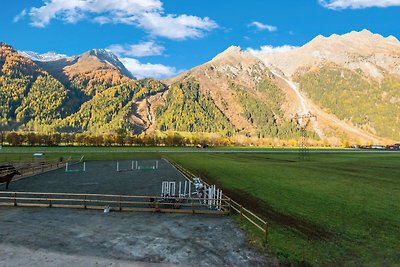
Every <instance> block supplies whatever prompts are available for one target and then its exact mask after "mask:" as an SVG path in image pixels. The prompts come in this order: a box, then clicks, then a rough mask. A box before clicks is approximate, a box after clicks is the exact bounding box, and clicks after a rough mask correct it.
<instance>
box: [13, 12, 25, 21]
mask: <svg viewBox="0 0 400 267" xmlns="http://www.w3.org/2000/svg"><path fill="white" fill-rule="evenodd" d="M25 16H26V9H24V10H22V11H21V13H19V14H18V15H16V16H15V17H14V19H13V22H14V23H16V22H18V21H20V20H21V19H22V18H23V17H25Z"/></svg>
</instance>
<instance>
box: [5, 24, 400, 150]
mask: <svg viewBox="0 0 400 267" xmlns="http://www.w3.org/2000/svg"><path fill="white" fill-rule="evenodd" d="M10 47H11V46H10ZM356 48H357V49H356ZM5 50H7V49H5ZM13 51H14V52H15V50H13ZM0 52H1V51H0ZM0 55H2V54H1V53H0ZM11 58H14V59H13V60H11ZM117 60H118V58H117V57H116V56H115V55H113V54H111V53H110V52H109V51H107V50H104V49H97V50H96V49H93V50H90V51H87V52H85V53H83V54H81V55H79V56H75V57H67V58H60V59H57V60H55V61H50V63H49V62H48V61H30V60H29V59H28V60H27V59H22V58H20V57H19V56H16V55H12V56H11V57H9V58H7V56H5V57H4V56H3V59H2V58H1V57H0V67H1V72H0V91H1V92H6V93H4V95H5V96H7V97H6V99H7V101H11V100H10V98H9V97H8V95H9V94H10V92H11V91H10V90H11V89H10V88H12V86H15V85H13V84H16V82H17V81H20V79H27V81H28V80H29V79H31V78H24V77H27V76H21V77H20V76H18V75H16V76H15V75H14V76H13V73H16V74H18V73H22V74H23V73H24V71H23V69H22V68H23V66H24V64H25V65H26V64H28V63H23V64H19V63H18V61H20V62H32V63H29V64H28V65H29V66H30V67H29V68H32V69H35V70H34V71H33V73H40V75H42V76H43V77H44V78H43V77H42V78H40V79H39V81H38V84H42V85H43V86H45V85H44V84H47V85H46V86H45V87H47V88H49V89H48V90H49V92H54V93H52V94H56V95H59V96H62V99H64V100H62V101H61V102H60V101H58V102H57V103H58V104H59V106H58V108H60V111H59V112H58V111H57V112H58V113H57V112H56V113H54V115H52V117H51V118H47V117H46V116H45V114H43V113H40V109H41V108H40V106H38V108H36V110H35V112H33V111H29V112H28V113H26V110H30V109H27V107H28V106H27V105H32V104H28V103H36V101H37V100H34V99H40V97H41V96H40V94H43V95H46V92H41V91H40V90H39V88H40V87H32V86H31V85H30V83H28V84H27V85H26V89H25V91H24V92H22V93H21V95H20V98H18V99H20V100H18V101H16V102H12V101H11V102H7V103H11V106H15V108H12V109H11V113H10V112H8V113H7V112H6V113H4V112H3V117H4V118H5V119H6V121H5V120H4V119H3V125H5V126H4V127H9V126H10V123H11V122H14V123H13V125H14V126H13V127H18V128H19V129H34V130H35V131H39V132H40V131H43V130H45V131H59V132H63V131H84V132H91V133H99V132H110V131H111V132H113V131H114V132H115V131H119V129H124V131H128V132H133V133H135V134H139V133H146V134H147V133H152V132H165V131H178V132H190V133H193V134H194V133H196V132H209V133H215V134H218V135H221V136H228V137H233V136H237V138H239V137H240V136H243V138H255V139H263V138H270V139H271V138H272V139H273V138H278V139H283V140H296V139H298V138H299V137H300V130H299V126H298V123H299V122H298V121H297V120H296V119H294V117H295V114H296V113H297V114H301V112H303V113H304V112H311V113H313V114H315V115H317V117H318V119H317V121H311V123H310V125H309V126H308V127H307V132H308V135H309V136H310V138H312V139H314V140H316V141H318V142H320V144H323V143H329V144H334V145H337V144H341V143H343V142H344V141H343V140H348V141H349V142H354V143H387V142H391V141H393V140H400V136H399V132H400V126H398V125H400V115H399V114H400V109H399V106H400V105H399V103H400V67H399V66H400V42H399V41H398V40H397V39H396V38H395V37H391V36H389V37H386V38H385V37H382V36H381V35H377V34H373V33H371V32H369V31H366V30H363V31H361V32H350V33H348V34H344V35H331V36H329V37H323V36H317V37H316V38H314V39H313V40H312V41H311V42H309V43H307V44H305V45H304V46H302V47H299V48H295V49H291V50H290V51H284V52H278V53H269V54H268V53H263V52H260V53H254V52H253V53H252V52H251V51H249V50H242V49H241V48H240V47H238V46H231V47H229V48H227V49H226V50H224V51H222V52H221V53H220V54H218V55H216V56H215V57H214V58H212V59H211V60H210V61H208V62H206V63H204V64H202V65H199V66H196V67H194V68H193V69H191V70H189V71H187V72H185V73H182V74H180V75H178V76H176V77H172V78H169V79H166V80H164V81H162V82H161V81H156V80H153V79H145V80H140V81H136V80H135V79H133V78H132V77H128V76H127V75H125V74H124V72H125V71H124V67H122V66H123V64H122V63H121V64H122V66H121V65H120V66H118V64H117V63H118V62H119V63H120V61H119V60H118V61H117ZM2 61H4V62H6V61H7V62H14V63H13V64H14V65H12V64H11V65H10V64H7V68H4V64H3V63H2ZM35 66H36V67H35ZM21 71H22V72H21ZM7 73H8V74H7ZM31 74H32V73H31ZM24 75H25V74H24ZM29 77H30V76H29ZM46 77H47V78H46ZM43 79H44V80H43ZM29 81H30V80H29ZM45 81H50V82H45ZM59 82H60V85H59ZM50 85H51V86H50ZM10 86H11V87H10ZM49 86H50V87H49ZM50 88H52V89H51V90H50ZM55 88H59V89H57V90H58V91H57V90H56V91H54V89H55ZM32 90H33V92H31V91H32ZM52 90H53V91H52ZM56 92H57V93H56ZM10 97H11V95H10ZM24 99H26V100H24ZM56 99H57V98H56ZM60 99H61V98H60ZM360 100H361V101H360ZM3 101H6V100H3ZM32 101H33V102H32ZM22 102H24V103H25V102H26V104H23V103H22ZM34 105H36V104H34ZM374 106H375V107H374ZM67 107H68V108H67ZM304 107H306V108H304ZM46 108H47V107H43V109H44V110H46ZM22 110H25V111H24V112H25V113H21V112H22ZM51 110H52V108H50V110H48V111H47V113H48V112H50V113H51V112H52V111H51ZM55 110H57V108H55ZM15 111H16V112H17V113H18V114H25V115H17V114H14V112H15ZM35 114H43V115H40V116H42V119H40V120H38V118H40V116H39V117H35V116H38V115H35ZM51 114H52V113H51ZM29 116H31V117H32V116H33V117H32V119H29V118H30V117H29ZM17 118H18V119H17ZM96 118H97V119H96ZM386 120H388V121H386ZM17 121H19V122H18V123H17V124H15V122H17ZM4 123H5V124H4ZM7 125H9V126H7Z"/></svg>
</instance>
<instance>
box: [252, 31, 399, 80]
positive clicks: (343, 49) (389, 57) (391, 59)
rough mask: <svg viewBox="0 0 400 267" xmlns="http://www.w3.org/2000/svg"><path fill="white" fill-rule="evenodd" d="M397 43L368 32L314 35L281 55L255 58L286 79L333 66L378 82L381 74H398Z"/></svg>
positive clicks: (267, 54)
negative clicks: (276, 70) (299, 73)
mask: <svg viewBox="0 0 400 267" xmlns="http://www.w3.org/2000/svg"><path fill="white" fill-rule="evenodd" d="M399 56H400V42H399V41H398V40H397V39H396V38H395V37H393V36H388V37H386V38H385V37H383V36H381V35H379V34H373V33H371V32H370V31H368V30H362V31H360V32H356V31H352V32H350V33H347V34H344V35H337V34H333V35H331V36H329V37H324V36H322V35H319V36H317V37H316V38H314V39H313V40H312V41H310V42H309V43H307V44H305V45H304V46H302V47H299V48H297V49H293V50H291V51H288V52H283V53H258V54H257V55H256V57H258V58H259V59H261V60H262V61H263V62H264V63H266V64H267V65H270V66H273V67H276V68H278V69H279V70H281V71H282V72H283V73H284V74H285V75H286V76H289V77H291V76H293V75H294V74H295V73H296V72H297V71H301V69H306V68H309V67H315V66H321V65H325V64H326V63H328V62H329V63H334V64H336V65H338V66H341V67H343V68H346V69H350V70H361V71H362V72H363V73H364V74H365V75H366V76H369V77H371V78H374V79H382V78H383V77H384V75H385V74H390V75H400V65H399Z"/></svg>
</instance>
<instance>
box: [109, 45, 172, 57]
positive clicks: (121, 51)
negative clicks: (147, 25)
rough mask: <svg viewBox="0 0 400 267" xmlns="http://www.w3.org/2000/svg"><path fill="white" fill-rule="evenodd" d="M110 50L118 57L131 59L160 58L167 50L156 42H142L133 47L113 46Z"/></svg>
mask: <svg viewBox="0 0 400 267" xmlns="http://www.w3.org/2000/svg"><path fill="white" fill-rule="evenodd" d="M108 50H110V51H111V52H113V53H114V54H116V55H117V56H119V57H120V56H129V57H146V56H160V55H162V54H163V52H164V51H165V48H164V47H163V46H161V45H158V44H156V43H155V42H154V41H148V42H141V43H138V44H131V45H119V44H115V45H111V46H110V47H108Z"/></svg>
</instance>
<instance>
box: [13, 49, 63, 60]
mask: <svg viewBox="0 0 400 267" xmlns="http://www.w3.org/2000/svg"><path fill="white" fill-rule="evenodd" d="M18 53H19V54H21V55H23V56H25V57H28V58H30V59H31V60H33V61H43V62H47V61H56V60H60V59H64V58H69V57H68V56H67V55H64V54H58V53H55V52H47V53H44V54H39V53H36V52H32V51H18Z"/></svg>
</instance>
